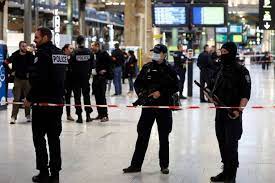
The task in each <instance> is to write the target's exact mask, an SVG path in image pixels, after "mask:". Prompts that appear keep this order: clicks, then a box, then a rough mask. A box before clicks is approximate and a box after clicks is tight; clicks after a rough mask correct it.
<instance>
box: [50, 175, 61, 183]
mask: <svg viewBox="0 0 275 183" xmlns="http://www.w3.org/2000/svg"><path fill="white" fill-rule="evenodd" d="M50 183H59V173H51V176H50Z"/></svg>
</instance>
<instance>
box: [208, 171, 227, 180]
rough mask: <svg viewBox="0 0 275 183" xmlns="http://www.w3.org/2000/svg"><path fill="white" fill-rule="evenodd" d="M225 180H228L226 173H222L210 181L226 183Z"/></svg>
mask: <svg viewBox="0 0 275 183" xmlns="http://www.w3.org/2000/svg"><path fill="white" fill-rule="evenodd" d="M225 178H226V176H225V172H224V171H222V172H221V173H220V174H218V175H216V176H214V177H211V178H210V181H211V182H224V181H225Z"/></svg>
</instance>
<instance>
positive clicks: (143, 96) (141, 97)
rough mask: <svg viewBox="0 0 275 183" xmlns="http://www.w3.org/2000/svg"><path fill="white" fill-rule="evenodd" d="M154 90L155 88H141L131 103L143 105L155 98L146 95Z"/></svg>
mask: <svg viewBox="0 0 275 183" xmlns="http://www.w3.org/2000/svg"><path fill="white" fill-rule="evenodd" d="M155 91H157V90H156V89H155V88H153V89H149V90H145V89H144V90H141V91H140V92H139V94H138V99H137V100H136V101H135V102H134V103H133V106H143V105H146V104H148V103H150V102H152V101H154V100H155V99H154V98H153V97H152V96H151V97H148V96H149V95H150V94H151V93H153V92H155Z"/></svg>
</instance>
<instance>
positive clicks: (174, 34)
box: [172, 28, 178, 46]
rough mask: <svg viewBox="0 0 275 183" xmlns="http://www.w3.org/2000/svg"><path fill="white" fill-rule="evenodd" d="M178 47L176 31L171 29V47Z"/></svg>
mask: <svg viewBox="0 0 275 183" xmlns="http://www.w3.org/2000/svg"><path fill="white" fill-rule="evenodd" d="M177 45H178V29H177V28H172V46H177Z"/></svg>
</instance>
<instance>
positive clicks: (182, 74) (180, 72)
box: [176, 68, 186, 95]
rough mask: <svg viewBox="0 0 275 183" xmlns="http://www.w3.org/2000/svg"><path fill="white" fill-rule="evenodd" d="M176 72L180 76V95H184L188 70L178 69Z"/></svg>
mask: <svg viewBox="0 0 275 183" xmlns="http://www.w3.org/2000/svg"><path fill="white" fill-rule="evenodd" d="M176 72H177V74H178V76H179V92H180V95H182V93H183V88H184V82H185V73H186V68H178V69H177V70H176Z"/></svg>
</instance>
